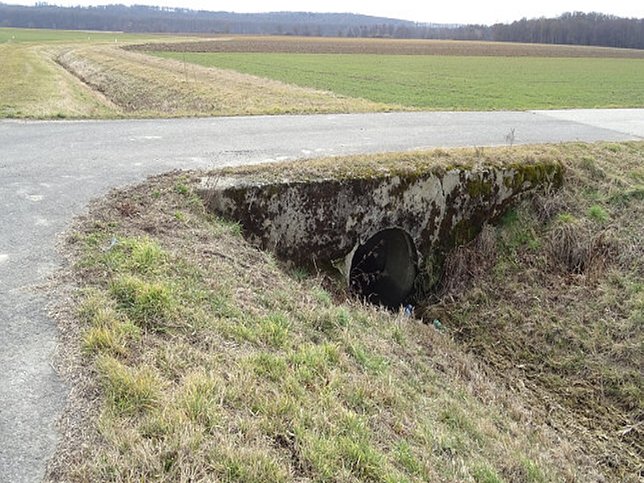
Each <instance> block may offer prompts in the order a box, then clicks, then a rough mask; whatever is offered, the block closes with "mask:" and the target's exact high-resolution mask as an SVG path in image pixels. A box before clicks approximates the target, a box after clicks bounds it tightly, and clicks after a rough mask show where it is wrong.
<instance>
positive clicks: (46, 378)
mask: <svg viewBox="0 0 644 483" xmlns="http://www.w3.org/2000/svg"><path fill="white" fill-rule="evenodd" d="M511 130H514V143H515V144H519V143H520V144H525V143H552V142H562V141H575V140H578V141H600V140H601V141H624V140H631V139H644V110H633V109H631V110H623V109H620V110H603V111H541V112H490V113H440V112H436V113H394V114H364V115H324V116H289V117H253V118H215V119H177V120H140V121H82V122H65V121H59V122H20V121H0V203H1V204H0V227H1V228H2V229H1V230H0V323H1V324H2V325H1V326H0V371H1V372H0V482H20V481H27V482H32V481H39V480H41V479H42V477H43V475H44V472H45V467H46V463H47V461H48V459H49V458H50V457H51V455H52V454H53V451H54V449H55V445H56V442H57V433H56V419H57V417H58V416H59V415H60V413H61V411H62V409H63V407H64V404H65V400H66V395H67V393H68V391H69V388H68V387H66V386H65V384H64V383H63V382H62V381H61V380H60V379H59V378H58V376H57V375H56V373H55V371H54V370H53V368H52V366H51V360H52V354H53V352H54V350H55V348H56V343H57V332H56V326H55V323H54V322H53V321H52V320H51V319H50V318H48V317H47V315H46V313H45V304H46V302H47V294H46V293H43V292H42V290H38V289H37V287H36V285H37V284H39V283H41V282H43V281H44V280H45V279H46V278H47V277H48V276H49V275H51V274H52V273H53V272H54V271H55V270H56V269H57V267H59V264H60V260H59V259H58V258H57V255H56V252H55V242H56V237H57V235H59V234H60V233H61V232H63V231H64V230H65V228H66V227H67V226H68V224H69V222H70V221H71V219H72V217H73V216H74V215H77V214H79V213H82V212H83V210H84V207H85V206H86V205H87V203H88V201H89V200H90V199H92V198H94V197H97V196H99V195H101V194H104V193H105V192H107V190H109V189H110V188H111V187H116V186H122V185H126V184H129V183H133V182H136V181H139V180H141V179H143V178H145V177H146V176H148V175H150V174H153V173H159V172H163V171H168V170H171V169H175V168H213V167H216V166H223V165H233V164H245V163H258V162H266V161H271V160H286V159H301V158H307V157H319V156H327V155H338V154H352V153H368V152H377V151H396V150H410V149H419V148H428V147H455V146H490V145H503V144H507V142H508V138H507V135H508V134H509V133H510V132H511Z"/></svg>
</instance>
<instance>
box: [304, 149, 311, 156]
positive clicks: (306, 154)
mask: <svg viewBox="0 0 644 483" xmlns="http://www.w3.org/2000/svg"><path fill="white" fill-rule="evenodd" d="M302 154H303V155H304V156H308V155H309V154H313V151H311V150H309V149H302Z"/></svg>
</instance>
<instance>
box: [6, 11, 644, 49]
mask: <svg viewBox="0 0 644 483" xmlns="http://www.w3.org/2000/svg"><path fill="white" fill-rule="evenodd" d="M0 27H27V28H51V29H69V30H110V31H123V32H159V33H164V32H167V33H207V34H260V35H304V36H322V37H378V38H419V39H452V40H489V41H504V42H528V43H545V44H571V45H597V46H606V47H622V48H634V49H644V18H621V17H616V16H612V15H605V14H601V13H582V12H574V13H564V14H563V15H561V16H559V17H556V18H536V19H526V18H524V19H521V20H518V21H515V22H512V23H510V24H495V25H491V26H487V25H445V24H432V23H416V22H410V21H406V20H397V19H391V18H384V17H372V16H367V15H356V14H346V13H308V12H273V13H232V12H208V11H197V10H189V9H183V8H167V7H147V6H132V7H128V6H124V5H107V6H97V7H58V6H54V5H49V4H47V3H38V4H36V5H35V6H33V7H26V6H19V5H8V4H4V3H0Z"/></svg>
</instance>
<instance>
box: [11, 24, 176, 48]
mask: <svg viewBox="0 0 644 483" xmlns="http://www.w3.org/2000/svg"><path fill="white" fill-rule="evenodd" d="M155 38H156V39H167V38H168V36H163V35H154V34H130V33H124V32H99V31H89V30H54V29H25V28H6V27H3V28H0V44H2V43H37V44H43V43H63V42H64V43H69V42H73V43H91V42H110V43H118V42H132V41H141V42H143V41H147V40H151V39H155Z"/></svg>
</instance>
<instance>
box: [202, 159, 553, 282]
mask: <svg viewBox="0 0 644 483" xmlns="http://www.w3.org/2000/svg"><path fill="white" fill-rule="evenodd" d="M561 180H562V167H561V165H560V164H559V163H557V162H532V163H516V164H506V165H500V166H499V165H494V166H474V167H470V168H468V167H462V166H461V167H453V168H445V167H433V168H431V169H426V170H422V171H420V172H409V171H408V172H405V173H397V174H391V173H388V172H384V173H380V174H377V175H369V176H366V175H361V176H356V177H351V176H347V177H342V178H324V179H311V180H297V181H289V180H280V179H279V177H278V178H277V179H272V180H270V181H266V180H264V181H262V180H261V179H260V180H254V179H253V177H252V176H251V177H249V176H241V177H237V176H235V175H234V174H227V175H225V176H219V175H214V176H210V177H208V178H206V179H204V180H203V184H202V194H203V196H204V198H205V199H206V201H207V205H208V207H209V209H211V210H212V211H214V212H216V213H218V214H221V215H224V216H225V217H227V218H230V219H234V220H237V221H238V222H239V223H240V224H241V225H242V227H243V230H244V233H245V234H246V236H247V237H248V239H250V240H251V241H252V242H253V243H256V244H257V245H259V246H260V247H262V248H264V249H268V250H271V251H273V252H275V253H276V254H277V255H278V256H280V257H282V258H284V259H287V260H291V261H293V262H294V263H297V264H303V265H307V266H311V265H314V264H315V265H316V266H318V267H320V266H328V265H329V264H331V263H334V262H337V261H338V260H343V259H345V258H346V257H347V256H348V255H350V254H351V253H353V252H354V251H355V249H356V248H357V247H359V246H360V245H363V244H365V243H366V242H367V240H369V239H370V238H372V237H373V236H374V235H376V234H377V233H378V232H381V231H383V230H387V229H390V228H397V229H400V230H402V231H404V232H405V233H407V234H408V235H409V237H410V238H411V240H412V241H413V244H414V247H415V251H416V256H417V260H416V263H417V266H418V268H419V273H422V272H423V268H425V265H426V264H427V262H428V260H432V261H433V262H432V263H434V262H435V261H436V260H441V259H442V258H443V257H444V255H445V254H446V253H447V252H448V251H449V250H450V249H451V248H453V247H454V246H456V245H458V244H462V243H465V242H467V241H469V240H471V239H472V238H474V237H475V236H476V235H477V233H478V232H479V231H480V229H481V227H482V226H483V224H484V223H485V222H487V221H492V220H494V219H495V218H497V217H498V216H499V215H501V214H502V213H503V212H504V211H505V210H506V208H507V207H508V206H509V205H510V204H511V203H513V202H514V201H515V200H516V198H517V197H518V196H520V195H522V194H523V193H526V192H529V191H531V190H534V189H535V188H537V187H539V186H542V185H544V184H552V185H559V184H560V183H561Z"/></svg>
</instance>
